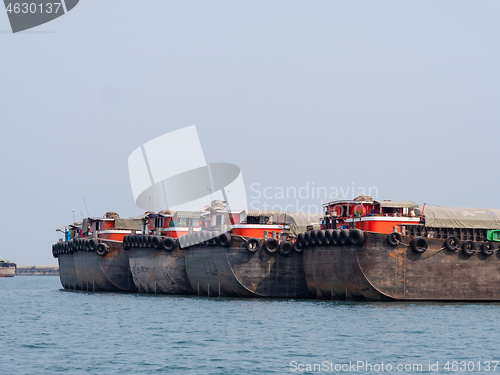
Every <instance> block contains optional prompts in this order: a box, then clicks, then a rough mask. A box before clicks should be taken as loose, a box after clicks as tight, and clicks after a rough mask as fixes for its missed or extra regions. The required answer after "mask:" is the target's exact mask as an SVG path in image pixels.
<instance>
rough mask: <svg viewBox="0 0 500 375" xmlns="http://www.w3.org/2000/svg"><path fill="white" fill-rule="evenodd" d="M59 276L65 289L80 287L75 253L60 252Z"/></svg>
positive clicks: (58, 259)
mask: <svg viewBox="0 0 500 375" xmlns="http://www.w3.org/2000/svg"><path fill="white" fill-rule="evenodd" d="M57 261H58V263H59V278H60V280H61V284H62V286H63V288H64V289H77V288H78V289H79V285H77V284H78V278H77V277H76V268H75V258H74V256H73V254H59V256H58V257H57Z"/></svg>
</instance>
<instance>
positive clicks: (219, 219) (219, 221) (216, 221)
mask: <svg viewBox="0 0 500 375" xmlns="http://www.w3.org/2000/svg"><path fill="white" fill-rule="evenodd" d="M215 225H222V216H221V215H217V216H216V220H215Z"/></svg>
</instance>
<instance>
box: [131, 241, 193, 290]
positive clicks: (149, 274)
mask: <svg viewBox="0 0 500 375" xmlns="http://www.w3.org/2000/svg"><path fill="white" fill-rule="evenodd" d="M184 253H185V251H184V250H182V249H179V248H176V249H174V250H173V251H171V252H168V251H165V250H159V249H155V248H137V247H133V248H131V249H130V258H129V262H130V271H131V272H132V277H133V280H134V284H135V286H136V288H137V290H138V291H139V292H144V293H161V294H194V291H193V288H191V284H190V283H189V279H188V277H187V273H186V261H185V254H184Z"/></svg>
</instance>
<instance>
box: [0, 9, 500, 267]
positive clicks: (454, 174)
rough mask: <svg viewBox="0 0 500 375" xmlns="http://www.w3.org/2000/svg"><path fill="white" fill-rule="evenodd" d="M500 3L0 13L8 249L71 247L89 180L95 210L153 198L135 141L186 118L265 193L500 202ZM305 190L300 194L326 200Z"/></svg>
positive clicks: (28, 251) (1, 252)
mask: <svg viewBox="0 0 500 375" xmlns="http://www.w3.org/2000/svg"><path fill="white" fill-rule="evenodd" d="M499 14H500V3H499V2H497V1H474V2H472V1H456V0H453V1H400V0H399V1H345V2H336V1H319V0H317V1H314V2H312V1H307V2H306V1H290V0H286V1H246V2H245V1H166V0H165V1H129V0H114V1H113V0H106V1H102V0H100V1H99V0H82V1H80V4H79V5H78V6H77V7H76V8H74V9H73V10H72V11H71V12H70V13H68V14H67V15H65V16H63V17H60V18H58V19H56V20H54V21H52V22H50V23H47V24H45V25H42V26H40V27H38V28H35V29H32V30H31V31H28V32H24V33H19V34H12V33H11V32H10V25H9V23H8V18H7V14H6V13H5V12H3V13H0V67H1V78H0V125H1V137H0V142H1V148H0V150H1V151H0V152H1V166H2V167H1V176H2V184H1V187H0V192H1V199H2V215H1V218H0V228H1V236H0V241H1V247H0V256H3V257H5V258H7V259H10V260H12V261H15V262H17V263H18V264H55V263H57V260H55V259H53V258H52V254H51V245H52V244H53V243H54V242H56V241H57V239H58V238H59V237H60V235H59V234H57V233H56V232H55V229H56V228H58V227H61V226H63V225H65V224H67V223H69V222H71V221H72V209H75V212H76V214H77V219H80V218H81V215H80V212H81V213H83V214H84V215H85V216H86V210H85V206H84V203H83V196H85V199H86V201H87V206H88V210H89V213H90V215H91V216H102V215H103V214H104V213H105V212H106V211H115V212H118V213H119V214H120V215H121V216H122V217H129V216H136V215H138V214H140V213H142V212H143V211H142V210H140V209H139V208H137V207H135V205H134V200H133V197H132V191H131V187H130V182H129V177H128V170H127V158H128V156H129V154H130V153H131V152H132V151H133V150H134V149H136V148H137V147H139V146H140V145H142V144H143V143H145V142H147V141H149V140H151V139H153V138H155V137H158V136H160V135H162V134H165V133H168V132H170V131H173V130H176V129H179V128H183V127H186V126H189V125H196V126H197V129H198V133H199V136H200V140H201V143H202V145H203V149H204V153H205V158H206V160H207V161H208V162H227V163H234V164H236V165H238V166H239V167H240V168H241V170H242V173H243V177H244V180H245V185H246V186H247V193H248V201H249V203H250V204H253V206H254V207H255V206H263V204H264V203H267V204H270V205H273V204H277V205H281V206H285V205H287V204H292V205H295V204H296V201H297V199H296V198H295V197H294V196H293V193H292V192H293V188H295V189H296V190H297V191H298V190H299V189H300V188H301V187H304V189H303V190H302V196H305V195H304V194H306V192H305V190H306V187H307V186H309V187H312V186H313V185H314V187H315V188H316V187H323V188H324V189H327V190H328V192H329V194H330V193H331V194H334V193H335V189H337V191H339V194H341V192H342V191H341V189H343V192H345V191H346V190H347V189H348V188H349V189H352V187H353V186H354V187H355V188H356V193H357V192H361V191H362V190H363V189H365V190H367V191H368V189H369V188H370V187H371V188H375V190H373V189H372V193H373V192H374V191H376V192H378V193H377V196H378V198H381V199H392V200H399V199H401V200H407V199H409V200H413V201H415V202H417V203H424V202H427V203H432V204H436V205H442V206H462V207H492V208H500V202H499V199H498V187H499V186H500V178H499V177H498V173H497V170H498V162H497V155H498V152H499V150H500V146H499V142H498V139H499V138H500V130H499V126H498V120H499V118H500V106H499V105H498V102H499V84H500V76H499V75H500V69H499V67H500V61H499V57H500V49H499V48H498V45H499V42H498V36H499V35H500V23H499V22H498V15H499ZM186 152H189V151H186ZM179 158H183V155H170V156H169V157H168V158H167V159H166V160H165V162H166V163H169V162H172V163H175V161H176V160H179ZM258 184H260V185H258ZM251 186H252V189H251V188H250V187H251ZM266 187H268V188H269V189H268V190H266V196H267V197H270V198H263V197H262V196H261V197H260V198H255V197H257V196H258V195H259V194H263V190H264V188H266ZM280 187H282V188H284V189H286V188H287V187H288V188H289V195H288V198H287V197H286V195H285V198H282V197H281V195H280V189H279V188H280ZM360 189H361V190H360ZM256 191H258V192H259V193H257V192H256ZM348 194H349V195H350V194H351V191H350V190H349V192H348ZM306 195H307V196H308V199H298V200H299V208H301V205H302V204H303V203H305V204H306V205H315V206H318V205H319V204H320V203H322V202H325V201H327V200H328V197H320V199H317V196H316V195H315V196H312V189H309V193H308V194H306ZM297 198H298V197H297ZM323 198H324V199H323Z"/></svg>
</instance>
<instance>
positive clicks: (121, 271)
mask: <svg viewBox="0 0 500 375" xmlns="http://www.w3.org/2000/svg"><path fill="white" fill-rule="evenodd" d="M140 228H141V220H138V219H121V218H120V217H119V216H118V215H117V214H115V213H109V212H108V213H106V215H105V217H104V218H86V219H84V220H83V222H82V223H75V224H72V225H69V226H66V227H64V232H63V233H65V238H64V241H60V242H58V243H57V244H55V245H53V249H52V254H53V256H54V257H55V258H57V259H58V262H59V275H60V279H61V284H62V285H63V287H64V288H65V289H76V290H85V291H135V290H136V288H135V285H134V283H133V281H132V275H131V273H130V266H129V254H128V252H127V251H125V250H124V249H123V245H122V241H123V237H124V236H125V235H127V234H131V233H132V232H136V231H138V230H140ZM59 230H60V231H62V230H61V229H59Z"/></svg>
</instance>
